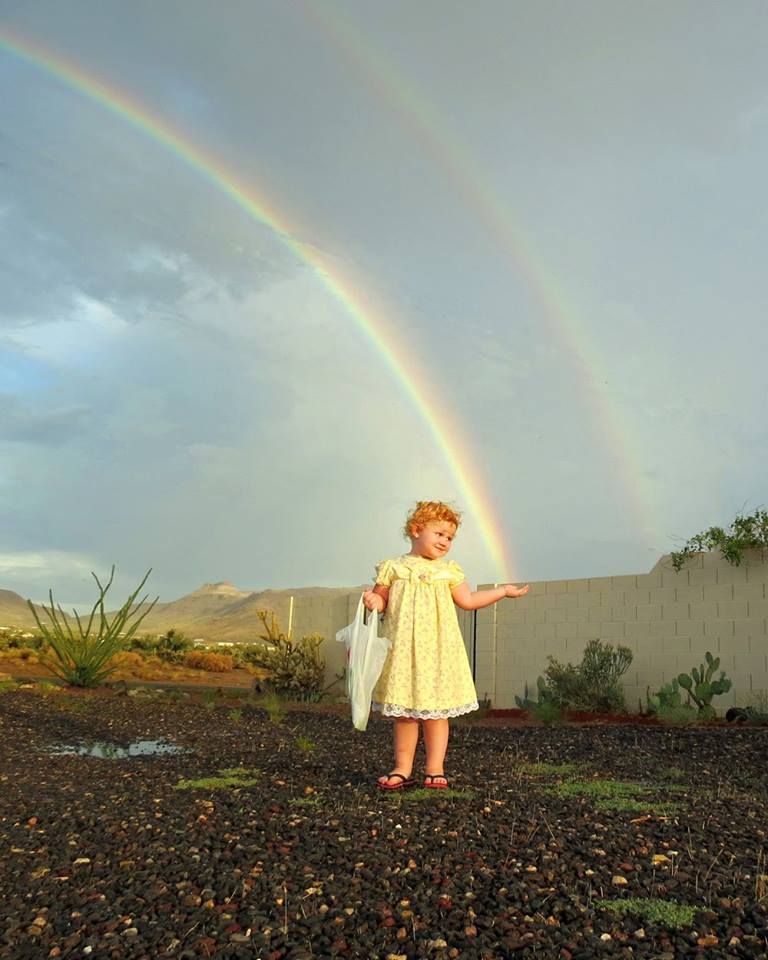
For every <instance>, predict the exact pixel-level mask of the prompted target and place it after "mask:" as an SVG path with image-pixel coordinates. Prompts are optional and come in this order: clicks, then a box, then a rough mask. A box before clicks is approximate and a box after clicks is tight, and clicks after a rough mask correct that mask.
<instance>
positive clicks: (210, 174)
mask: <svg viewBox="0 0 768 960" xmlns="http://www.w3.org/2000/svg"><path fill="white" fill-rule="evenodd" d="M0 50H5V51H6V52H7V53H9V54H12V55H14V56H15V57H17V58H19V59H20V60H23V61H25V62H26V63H28V64H30V65H32V66H33V67H35V68H37V69H39V70H41V71H43V72H44V73H46V74H49V75H50V76H53V77H55V78H56V79H57V80H59V81H60V82H61V83H63V84H65V85H66V86H67V87H69V88H71V89H73V90H75V91H77V92H78V93H80V94H82V95H84V96H85V97H87V98H88V99H89V100H92V101H94V102H95V103H98V104H100V105H101V106H102V107H104V108H105V109H107V110H108V111H110V113H112V114H114V115H116V116H118V117H120V118H122V119H123V120H125V121H127V122H128V123H129V124H131V125H132V126H133V127H134V128H136V129H137V130H140V131H141V132H142V133H144V134H146V135H147V136H148V137H150V138H151V139H152V140H153V141H155V142H157V143H160V144H162V145H163V146H164V147H166V148H167V149H168V150H169V151H171V152H172V153H173V154H174V155H175V156H177V157H178V158H179V159H180V160H182V161H183V162H184V163H185V164H187V165H188V166H189V167H191V168H192V169H194V170H195V171H197V173H199V174H200V175H201V176H203V177H204V178H205V179H206V180H207V181H208V182H209V183H211V184H212V185H213V186H214V187H216V189H218V190H220V191H221V192H222V193H224V194H226V196H227V197H229V199H230V200H232V201H233V202H234V203H235V204H237V206H238V207H240V209H242V210H243V211H245V212H246V213H247V214H248V215H249V216H250V217H252V218H253V219H254V220H256V221H258V222H259V223H262V224H266V225H267V226H268V227H269V228H270V229H271V230H272V231H273V232H274V233H275V235H276V236H277V237H279V239H280V240H281V241H282V243H283V244H284V245H285V246H286V247H287V248H288V249H289V250H291V251H292V253H293V254H294V255H295V256H296V257H297V259H298V260H300V261H301V262H303V263H305V264H307V265H308V266H310V267H311V268H312V269H313V271H314V273H315V275H316V276H317V277H318V279H319V280H320V281H321V283H322V284H323V286H324V287H325V289H326V290H327V291H328V292H329V293H330V294H331V295H332V296H333V297H334V298H335V299H336V300H337V301H338V302H339V303H341V304H342V305H343V306H344V308H345V309H346V310H347V312H348V314H349V316H350V317H351V318H352V319H353V320H354V322H355V324H356V325H357V327H358V329H359V330H360V331H361V332H362V333H363V334H364V335H365V337H366V338H367V340H368V341H369V342H370V344H371V345H372V346H373V348H374V349H375V351H376V353H377V354H378V355H379V357H380V358H381V360H382V361H383V362H384V363H385V364H386V366H387V367H388V368H389V370H390V372H391V374H392V376H393V377H394V379H395V380H396V382H397V383H398V384H399V385H400V388H401V389H402V391H403V392H404V394H405V395H406V396H407V397H408V399H409V401H410V402H411V403H412V405H413V406H414V408H415V409H416V410H417V412H418V414H419V416H420V417H421V419H422V420H423V422H424V423H425V425H426V426H427V427H428V429H429V432H430V434H431V436H432V438H433V440H434V443H435V445H436V446H437V447H438V448H439V450H440V451H441V454H442V456H443V458H444V459H445V462H446V464H447V465H448V467H449V469H450V471H451V474H452V476H453V478H454V481H455V483H456V485H457V487H458V492H459V495H460V496H461V498H462V500H463V506H464V507H465V508H466V510H467V511H468V512H469V513H470V514H471V516H472V517H473V520H474V522H475V523H476V524H477V527H478V529H479V531H480V536H481V539H482V542H483V543H484V545H485V547H486V549H487V551H488V554H489V557H490V559H491V561H492V563H493V576H492V579H496V580H497V581H503V580H507V579H514V576H515V566H516V565H515V563H514V561H513V558H512V554H511V552H510V551H509V550H508V548H507V547H506V545H505V543H504V542H503V540H502V539H501V536H500V531H501V529H502V525H501V522H500V521H499V520H498V519H497V517H496V516H495V515H494V510H493V508H492V506H491V500H490V497H489V495H488V493H487V491H486V489H485V484H484V483H483V481H482V478H481V477H480V475H479V472H478V471H477V469H476V468H474V467H473V466H472V461H473V459H476V458H474V457H473V455H472V454H471V453H470V451H469V448H468V445H467V443H466V442H465V441H464V440H463V439H462V438H461V437H460V436H459V434H458V431H457V429H456V428H455V427H452V430H451V431H450V432H449V430H448V427H447V426H446V423H447V422H448V417H447V416H446V414H445V413H444V412H443V410H442V403H441V401H440V399H439V398H438V396H437V392H436V390H435V389H434V387H433V386H431V385H430V386H427V385H428V383H429V381H428V380H427V379H426V376H425V373H424V372H423V371H422V370H420V369H419V365H418V363H417V362H416V361H415V360H414V359H412V358H411V357H410V356H409V352H408V350H407V349H406V346H405V344H404V343H402V342H401V341H400V340H399V339H398V337H397V335H396V333H395V331H394V329H393V327H392V324H391V323H388V322H387V321H386V320H385V318H384V316H383V315H382V312H381V308H380V307H379V306H378V304H376V303H373V302H371V300H372V299H373V298H372V295H371V294H370V293H368V292H366V290H365V289H364V288H363V287H362V285H361V282H360V280H359V279H358V278H352V277H350V276H348V274H347V273H345V272H344V271H343V269H342V268H341V267H339V266H338V265H337V264H335V263H334V265H333V266H332V267H329V266H327V265H326V264H325V263H324V262H323V256H322V253H321V252H320V251H318V250H317V249H316V248H315V247H310V246H309V245H307V244H303V243H302V242H301V241H299V240H298V239H296V236H295V233H294V231H293V230H292V229H291V228H290V226H289V225H288V223H287V218H286V217H285V216H284V215H283V214H282V213H281V211H279V210H278V209H277V206H276V205H275V204H274V202H272V203H270V202H269V201H268V200H267V199H266V198H264V197H263V196H261V195H259V193H258V192H257V190H256V189H255V188H254V186H253V185H252V184H251V183H250V182H246V181H245V180H244V179H243V178H242V177H241V176H240V175H238V174H237V173H236V172H235V171H234V170H232V169H230V168H229V167H228V166H227V165H226V164H225V163H224V162H223V161H222V159H221V158H220V157H218V156H216V155H215V154H214V153H213V152H212V151H210V150H208V149H205V148H203V147H201V146H200V145H199V144H197V143H195V142H193V141H192V140H191V139H190V138H189V136H188V135H187V134H186V133H184V132H183V131H182V130H180V129H179V128H178V127H175V126H172V125H171V124H170V123H169V122H168V121H167V120H166V119H165V118H164V117H161V116H160V115H159V114H157V113H156V112H155V111H154V110H152V109H151V108H150V107H148V106H147V105H146V104H145V103H143V102H140V101H139V100H137V99H135V98H134V97H132V96H131V95H129V94H128V93H127V92H125V91H124V90H120V89H118V88H117V87H116V86H114V85H113V84H111V83H109V84H108V83H107V82H106V81H105V80H104V79H102V78H100V77H98V76H96V75H95V74H93V73H91V72H90V71H87V70H85V69H84V68H83V67H82V66H81V65H80V64H78V63H75V62H73V61H71V60H70V59H68V58H66V57H64V56H63V55H62V54H61V53H59V52H57V51H54V50H51V49H50V48H48V47H47V46H44V45H43V44H41V43H40V42H39V41H37V40H33V39H31V38H29V37H26V36H23V35H21V34H20V33H19V32H18V31H15V30H14V31H11V30H9V29H8V28H0Z"/></svg>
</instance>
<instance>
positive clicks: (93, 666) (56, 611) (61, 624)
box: [27, 564, 158, 687]
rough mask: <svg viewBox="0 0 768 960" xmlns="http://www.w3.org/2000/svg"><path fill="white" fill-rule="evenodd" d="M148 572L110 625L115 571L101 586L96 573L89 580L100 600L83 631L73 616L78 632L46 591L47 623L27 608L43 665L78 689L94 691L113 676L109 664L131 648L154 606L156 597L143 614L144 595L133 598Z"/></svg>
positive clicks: (77, 619) (33, 610) (74, 613)
mask: <svg viewBox="0 0 768 960" xmlns="http://www.w3.org/2000/svg"><path fill="white" fill-rule="evenodd" d="M151 572H152V571H151V569H150V570H148V571H147V572H146V574H145V575H144V578H143V580H142V581H141V583H140V584H139V585H138V587H137V588H136V589H135V590H134V591H133V593H132V594H131V595H130V596H129V597H128V599H127V600H126V601H125V603H124V604H123V605H122V607H121V608H120V609H119V610H118V611H117V613H115V614H114V616H113V617H112V620H111V621H110V620H109V618H108V617H107V614H106V611H105V606H104V603H105V597H106V595H107V592H108V591H109V588H110V587H111V586H112V580H113V578H114V576H115V567H114V564H113V565H112V570H111V572H110V575H109V580H108V581H107V583H106V584H104V585H102V583H101V581H100V580H99V578H98V577H97V576H96V574H95V573H93V572H91V576H92V577H93V579H94V580H95V581H96V586H97V587H98V590H99V598H98V600H96V602H95V603H94V605H93V609H92V610H91V613H90V616H89V617H88V620H87V623H86V624H85V627H84V626H83V621H84V619H85V618H83V619H81V618H80V616H79V614H78V613H76V612H73V617H74V621H75V624H76V627H77V629H76V630H75V629H73V625H72V622H71V620H70V619H69V618H68V617H67V616H66V615H65V613H64V611H63V610H62V609H61V607H60V606H57V605H56V604H55V603H54V601H53V591H52V590H49V591H48V597H49V600H50V607H46V606H45V604H43V605H42V609H43V613H44V614H45V616H46V617H47V619H48V621H49V623H45V624H44V623H43V622H42V620H41V618H40V615H39V614H38V612H37V610H36V608H35V606H34V604H32V602H31V601H27V602H28V603H29V608H30V610H31V611H32V615H33V616H34V618H35V622H36V623H37V626H38V628H39V629H40V633H41V634H42V635H43V638H44V639H45V641H46V644H47V649H46V651H45V654H44V657H42V658H41V659H43V661H44V662H45V663H46V665H47V666H48V667H49V669H50V670H51V671H52V672H53V673H54V675H55V676H57V677H59V678H60V679H61V680H64V681H65V682H66V683H69V684H72V685H73V686H77V687H95V686H98V684H100V683H101V682H102V681H103V680H105V679H106V678H107V677H108V676H109V674H110V673H112V671H113V669H114V666H113V663H112V660H113V659H114V656H115V654H116V653H118V651H120V650H124V649H126V647H127V646H128V645H129V644H130V641H131V639H132V638H133V636H134V634H135V633H136V630H137V629H138V627H139V625H140V624H141V621H142V620H143V619H144V618H145V617H146V615H147V614H148V613H149V612H150V610H151V609H152V608H153V607H154V605H155V604H156V603H157V599H158V598H157V597H155V599H154V600H153V601H152V603H150V604H149V606H148V607H147V608H146V609H145V610H142V607H143V606H144V604H145V603H146V599H147V597H146V595H145V596H144V597H143V598H142V599H141V600H140V601H139V602H138V603H136V597H137V596H138V595H139V593H140V592H141V589H142V587H143V586H144V584H145V583H146V582H147V578H148V577H149V575H150V573H151Z"/></svg>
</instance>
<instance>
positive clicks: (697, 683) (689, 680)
mask: <svg viewBox="0 0 768 960" xmlns="http://www.w3.org/2000/svg"><path fill="white" fill-rule="evenodd" d="M705 658H706V661H707V665H706V667H705V666H704V664H703V663H702V664H701V665H700V666H699V667H698V668H697V667H694V668H693V669H692V670H691V672H690V674H688V673H681V674H680V675H679V676H678V678H677V682H678V683H679V684H680V686H681V687H682V688H683V690H686V691H687V692H688V696H689V697H690V698H691V700H693V702H694V703H695V704H696V706H697V707H698V708H699V714H700V715H701V716H702V717H712V716H714V714H715V710H714V707H713V706H712V697H717V696H720V694H721V693H727V692H728V691H729V690H730V689H731V681H730V680H729V679H728V678H727V677H726V675H725V671H724V670H721V671H720V677H719V678H718V679H717V680H713V679H712V678H713V677H714V675H715V671H716V670H717V668H718V667H719V666H720V657H713V656H712V654H711V653H710V652H709V650H707V652H706V654H705Z"/></svg>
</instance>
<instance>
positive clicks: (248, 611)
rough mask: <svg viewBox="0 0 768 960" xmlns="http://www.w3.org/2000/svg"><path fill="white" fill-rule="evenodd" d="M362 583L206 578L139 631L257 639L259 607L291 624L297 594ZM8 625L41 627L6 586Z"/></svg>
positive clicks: (1, 609) (324, 594)
mask: <svg viewBox="0 0 768 960" xmlns="http://www.w3.org/2000/svg"><path fill="white" fill-rule="evenodd" d="M362 589H364V588H363V587H362V586H360V587H295V588H287V589H284V590H261V591H252V590H239V589H238V588H237V587H235V586H234V585H233V584H231V583H228V582H226V581H222V582H220V583H205V584H203V585H202V586H201V587H198V589H197V590H193V591H192V593H189V594H187V595H186V596H184V597H180V598H179V599H178V600H171V601H169V602H166V603H157V604H155V607H154V609H153V610H152V612H151V613H150V614H149V615H148V616H147V617H146V618H145V619H144V620H143V621H142V623H141V626H140V627H139V633H141V634H143V633H165V632H166V631H167V630H170V629H171V628H172V627H173V628H174V629H176V630H181V631H183V632H184V633H186V634H187V636H189V637H192V638H196V637H202V638H204V639H206V640H231V641H245V640H254V639H257V638H258V636H259V634H260V632H261V629H262V626H261V621H260V620H259V617H258V611H259V610H270V611H273V612H274V613H275V615H276V616H277V617H278V619H279V620H280V623H281V625H282V627H283V628H284V629H285V628H286V627H287V624H288V609H289V603H290V598H291V597H293V598H294V604H295V605H296V607H298V606H299V605H300V604H301V605H302V606H304V605H306V604H311V603H312V602H314V601H318V600H328V599H332V600H333V599H336V598H341V597H344V596H346V595H347V594H350V593H355V592H357V591H358V590H362ZM2 626H9V627H11V626H12V627H27V628H28V629H35V628H36V624H35V620H34V617H33V616H32V613H31V611H30V609H29V607H28V606H27V602H26V600H24V599H23V598H22V597H20V596H19V595H18V594H17V593H13V592H12V591H11V590H0V627H2Z"/></svg>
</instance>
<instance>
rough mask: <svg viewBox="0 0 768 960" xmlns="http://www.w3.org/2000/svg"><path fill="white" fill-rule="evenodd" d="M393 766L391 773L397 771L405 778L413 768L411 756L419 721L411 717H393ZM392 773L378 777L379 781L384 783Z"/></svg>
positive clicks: (414, 746)
mask: <svg viewBox="0 0 768 960" xmlns="http://www.w3.org/2000/svg"><path fill="white" fill-rule="evenodd" d="M394 736H395V766H394V769H393V770H392V773H398V774H400V776H402V777H405V778H406V779H407V778H408V777H410V775H411V771H412V770H413V758H414V757H415V756H416V746H417V744H418V742H419V721H418V720H414V719H412V718H411V717H396V718H395V729H394ZM391 776H392V774H389V775H388V776H386V777H379V783H386V782H387V781H388V780H389V779H390V778H391Z"/></svg>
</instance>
